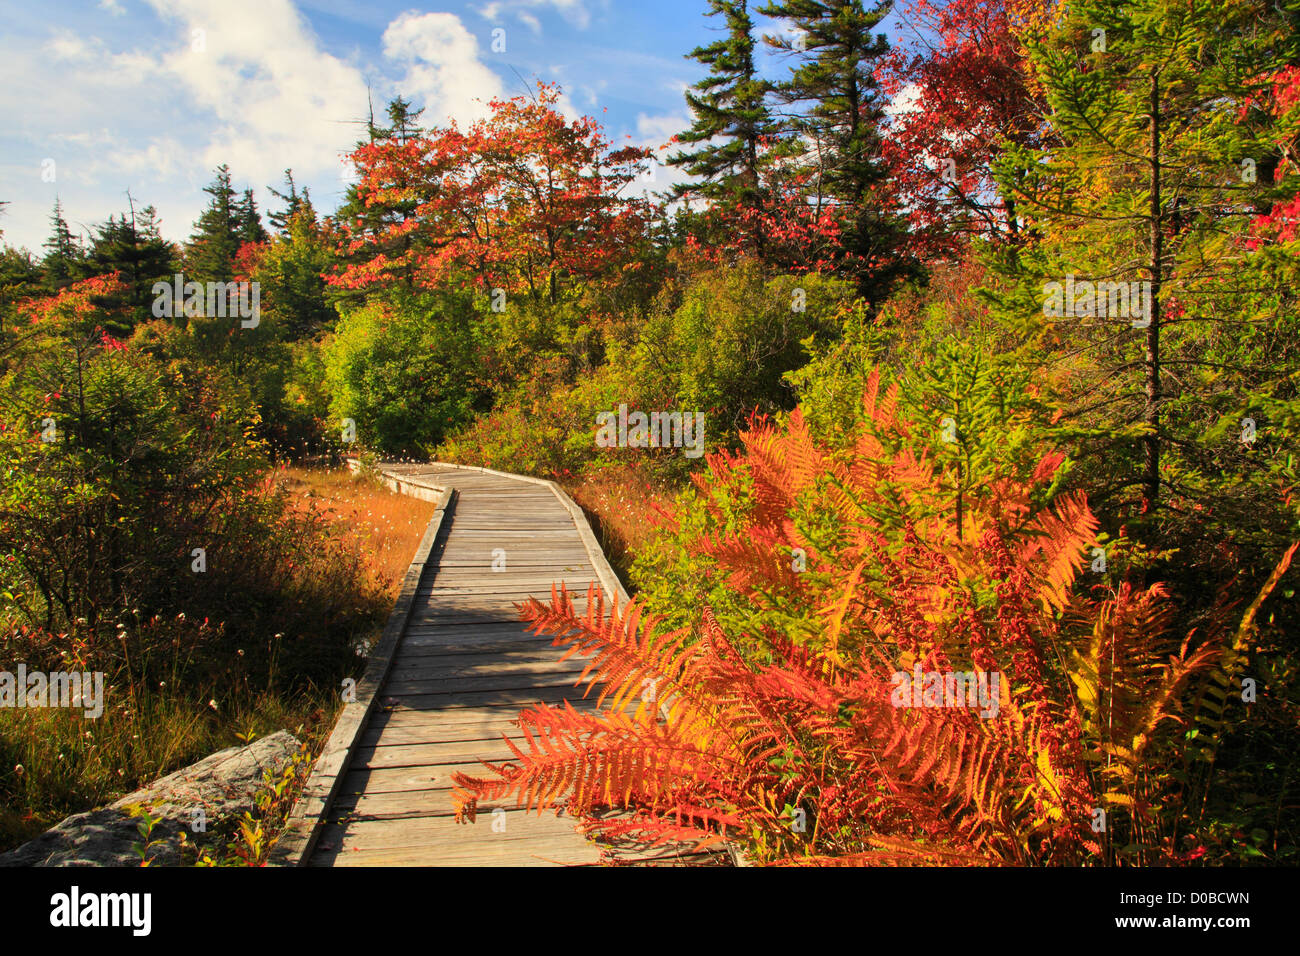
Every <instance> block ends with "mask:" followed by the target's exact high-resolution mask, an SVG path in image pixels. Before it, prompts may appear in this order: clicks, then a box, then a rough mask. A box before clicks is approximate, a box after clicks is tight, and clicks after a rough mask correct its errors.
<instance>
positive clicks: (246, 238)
mask: <svg viewBox="0 0 1300 956" xmlns="http://www.w3.org/2000/svg"><path fill="white" fill-rule="evenodd" d="M237 219H238V221H239V227H238V235H239V242H240V245H242V244H244V243H245V242H266V241H267V239H269V238H270V236H268V235H267V232H266V229H265V228H264V227H263V226H262V217H261V216H260V215H258V212H257V201H256V200H255V199H254V198H253V190H251V189H245V190H244V197H243V199H241V200H240V201H239V206H238V211H237Z"/></svg>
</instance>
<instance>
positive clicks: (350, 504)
mask: <svg viewBox="0 0 1300 956" xmlns="http://www.w3.org/2000/svg"><path fill="white" fill-rule="evenodd" d="M277 474H278V481H279V482H280V483H281V484H282V486H283V487H285V488H286V489H287V490H288V491H289V493H290V495H291V496H292V499H293V502H294V505H295V507H299V508H307V509H314V510H316V511H317V512H318V513H321V514H323V515H325V517H326V518H327V519H328V520H330V521H331V522H332V523H334V524H335V526H336V527H338V528H339V529H340V530H341V531H342V532H343V534H344V537H345V540H346V541H347V542H348V543H349V544H350V545H353V546H355V547H356V548H357V550H358V551H359V552H360V553H361V555H362V556H363V564H364V566H365V568H366V570H367V571H368V572H369V573H370V575H371V580H372V581H373V582H374V583H375V585H376V586H378V587H380V588H382V589H383V590H384V591H385V592H387V593H389V594H391V595H392V597H393V599H394V600H396V598H397V592H398V590H399V589H400V588H401V584H402V578H403V577H404V576H405V575H406V569H407V568H408V567H409V566H410V564H411V559H412V558H413V557H415V551H416V549H417V548H418V547H419V546H420V539H421V538H423V537H424V531H425V529H426V528H427V527H428V525H429V521H430V519H431V518H432V517H433V513H434V511H435V507H434V504H433V502H431V501H421V500H420V499H419V498H412V497H410V496H409V495H402V494H398V493H397V492H395V491H392V490H390V489H388V488H386V487H385V486H384V485H382V484H380V483H379V482H377V481H374V480H373V479H370V478H365V477H362V476H359V475H354V474H352V473H351V472H350V471H349V470H348V469H347V468H332V469H327V468H295V467H290V468H284V469H282V470H281V471H279V472H278V473H277Z"/></svg>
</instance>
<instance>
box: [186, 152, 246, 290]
mask: <svg viewBox="0 0 1300 956" xmlns="http://www.w3.org/2000/svg"><path fill="white" fill-rule="evenodd" d="M203 191H204V192H205V193H207V194H208V195H209V196H211V197H212V199H211V201H210V202H209V203H208V206H207V208H206V209H204V210H203V212H202V213H201V214H200V215H199V219H198V221H197V222H196V223H195V224H194V233H193V234H192V235H191V236H190V241H189V243H188V244H187V245H186V247H185V272H186V278H187V279H192V280H194V281H196V282H229V281H230V280H231V278H232V277H233V276H234V272H235V255H236V253H238V252H239V245H240V226H241V222H240V203H239V200H238V198H237V197H236V194H235V190H234V189H233V188H231V185H230V169H229V167H227V166H226V165H225V164H224V163H223V164H222V165H221V166H218V167H217V175H216V179H214V180H213V181H212V182H211V183H210V184H209V185H207V186H204V187H203Z"/></svg>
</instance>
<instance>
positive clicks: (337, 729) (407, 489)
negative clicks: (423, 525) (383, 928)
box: [270, 459, 631, 866]
mask: <svg viewBox="0 0 1300 956" xmlns="http://www.w3.org/2000/svg"><path fill="white" fill-rule="evenodd" d="M348 467H349V468H350V469H351V470H352V471H353V472H359V471H361V470H362V464H361V462H360V461H359V460H357V459H348ZM407 468H410V469H411V471H409V472H408V471H407V470H406V469H407ZM452 470H455V471H471V472H478V473H480V474H483V475H491V476H494V477H499V478H503V479H507V480H509V481H510V482H512V483H524V484H531V485H540V486H542V487H543V488H545V489H546V490H547V491H549V492H550V496H549V497H552V498H553V499H554V500H555V501H558V502H559V504H560V505H561V506H563V508H564V511H565V512H567V514H568V517H569V518H570V519H571V520H572V529H573V531H576V533H577V535H578V537H579V539H580V540H581V542H582V550H584V551H585V552H586V556H587V558H588V559H589V561H590V567H589V568H587V569H585V573H584V574H583V575H582V576H583V577H587V575H588V574H594V577H595V578H596V580H597V581H598V583H599V586H600V587H601V589H602V590H603V591H604V593H605V595H606V597H607V598H608V599H610V600H613V601H615V602H617V603H618V604H619V606H625V605H626V604H628V603H629V602H630V600H631V599H630V597H629V595H628V593H627V590H626V589H625V588H624V587H623V583H622V582H621V581H620V580H619V578H618V575H617V574H615V572H614V569H613V568H612V567H611V566H610V564H609V561H608V559H607V558H606V557H605V553H604V550H603V549H602V548H601V546H600V544H599V542H598V541H597V539H596V536H595V534H594V533H593V531H592V529H591V526H590V524H589V522H588V520H587V516H586V514H585V513H584V512H583V510H582V509H581V508H580V507H579V506H578V505H577V503H576V502H574V501H573V499H572V498H570V497H569V495H568V494H567V493H566V492H565V491H564V490H563V489H562V488H561V487H560V486H559V485H558V484H557V483H555V482H554V481H550V480H547V479H543V478H534V477H531V476H528V475H514V474H509V473H507V472H502V471H496V470H494V469H491V468H485V467H480V466H471V465H458V464H450V463H444V462H429V463H427V464H423V465H402V464H396V463H379V464H378V465H377V466H376V467H375V468H374V469H373V471H374V473H375V476H376V477H377V478H378V479H379V480H380V481H382V482H383V483H384V484H385V485H386V486H387V487H389V488H391V489H392V490H393V491H396V492H398V493H400V494H406V495H411V496H412V497H416V498H421V499H423V500H427V501H433V502H436V504H437V509H436V511H435V513H434V515H433V517H432V519H431V520H430V522H429V526H428V528H427V529H426V530H425V534H424V537H423V539H422V540H421V543H420V547H419V549H418V550H417V552H416V555H415V557H414V559H413V560H412V562H411V564H410V567H409V568H408V569H407V572H406V576H405V578H404V579H403V583H402V588H401V592H400V594H399V596H398V599H397V602H396V604H395V606H394V608H393V611H392V613H391V614H390V615H389V619H388V622H387V624H386V626H385V628H384V632H383V636H382V637H381V639H380V640H379V642H378V644H377V645H376V647H375V649H374V650H373V651H372V652H371V655H370V658H369V660H368V662H367V666H366V672H365V675H364V676H363V678H362V680H361V682H360V684H359V685H358V686H357V688H356V699H355V700H354V701H351V702H349V703H346V704H345V705H344V707H343V709H342V711H341V712H340V715H339V718H338V721H337V722H336V724H335V726H334V728H333V731H332V732H331V734H330V737H329V739H328V741H327V742H326V744H325V747H324V749H323V750H322V752H321V755H320V757H319V758H318V759H317V761H316V763H315V765H314V766H313V768H312V771H311V773H310V775H309V777H308V780H307V783H306V785H305V786H304V789H303V792H302V795H301V796H300V797H299V799H298V801H297V802H296V803H295V805H294V807H293V809H292V811H291V812H290V815H289V817H288V820H287V821H286V825H285V828H284V831H283V834H282V836H281V837H280V839H279V840H278V841H277V843H276V846H275V848H274V849H273V851H272V853H271V857H270V863H271V864H272V865H277V866H306V865H312V864H313V858H314V855H315V852H316V850H317V848H318V844H319V843H320V840H321V838H322V836H323V835H326V834H328V833H329V828H330V826H331V824H330V822H329V817H330V813H331V810H332V809H333V807H334V806H335V805H336V803H340V802H341V803H347V802H348V801H349V800H350V799H352V798H351V797H349V796H348V783H347V779H348V778H349V776H350V774H351V773H352V771H355V770H358V769H360V771H361V772H363V773H373V772H375V768H369V769H367V765H368V764H369V763H370V762H372V761H374V760H375V759H382V760H383V761H384V762H387V761H388V760H390V759H392V756H393V753H395V751H394V752H389V751H387V750H383V749H377V747H378V744H379V743H380V740H379V739H376V740H374V741H370V740H368V739H367V738H366V733H367V729H368V728H370V726H371V722H372V718H373V716H374V713H375V705H376V702H377V701H378V700H379V699H380V695H381V692H385V693H386V692H387V691H386V689H387V688H388V686H389V682H390V678H392V676H393V672H394V669H395V667H396V666H397V660H398V658H399V656H400V655H401V653H402V648H403V647H404V646H406V645H405V640H406V638H408V637H409V636H410V635H411V634H412V633H413V632H417V631H420V630H421V628H423V629H425V630H429V629H430V628H433V629H434V630H435V631H443V630H445V629H446V628H447V627H448V624H446V623H439V621H438V620H437V618H436V615H435V616H434V617H433V618H431V615H430V611H431V610H436V609H437V605H436V604H434V602H437V601H438V598H439V597H442V598H444V599H445V600H446V601H447V603H448V604H450V605H452V607H451V608H448V611H449V612H451V613H453V614H459V613H460V612H458V611H455V610H454V607H455V605H456V603H457V602H458V601H461V602H463V601H464V597H463V596H462V595H458V594H455V593H448V594H442V595H439V594H438V593H437V592H436V590H435V585H436V583H437V582H436V579H433V580H431V581H430V582H429V584H428V585H426V586H422V581H423V579H424V577H425V575H426V572H428V573H433V572H434V571H435V569H436V571H437V573H442V572H443V571H444V570H450V571H453V572H454V571H455V570H456V568H455V567H454V566H449V567H448V568H446V569H444V568H443V567H441V565H442V560H443V557H444V556H443V555H442V554H441V552H437V554H438V556H437V557H434V554H435V546H436V545H437V543H438V542H439V541H440V540H441V539H442V538H444V537H445V534H444V532H447V533H450V529H451V522H452V521H453V520H455V519H454V517H453V516H454V514H455V513H456V511H457V510H458V509H457V504H458V503H459V501H460V492H459V491H458V490H457V489H456V487H455V481H454V479H449V480H448V487H443V486H442V485H439V484H437V482H438V481H439V479H440V478H442V477H443V476H444V474H446V475H450V473H451V471H452ZM537 494H538V496H540V497H543V498H545V497H548V496H546V495H545V493H544V492H541V491H540V489H539V492H538V493H537ZM528 497H530V498H531V497H534V496H533V495H531V494H529V495H528ZM467 500H468V499H467ZM552 520H556V519H552ZM520 530H522V529H520ZM487 531H490V529H483V530H475V531H473V532H471V533H472V534H473V536H475V537H482V536H484V535H485V533H486V532H487ZM514 534H515V535H516V536H517V535H518V534H519V530H515V531H514ZM538 570H540V569H538ZM535 573H536V571H534V572H533V574H534V575H535ZM552 574H553V575H554V576H555V577H559V578H564V577H572V576H573V575H572V574H568V573H565V571H564V570H563V569H553V570H552ZM526 576H533V575H526ZM588 580H590V578H588ZM457 581H461V584H456V582H457ZM451 582H452V585H453V588H452V589H453V591H455V590H459V589H460V588H461V587H462V586H463V584H464V582H463V580H462V578H461V576H460V575H456V576H454V577H453V578H452V579H451ZM573 583H575V584H576V583H577V582H576V581H575V582H573ZM471 590H472V589H471ZM431 604H433V608H431V606H430V605H431ZM420 609H422V610H420ZM421 615H423V617H422V616H421ZM425 618H431V619H430V620H429V621H428V622H426V623H424V624H421V623H420V622H421V621H422V620H424V619H425ZM450 620H451V621H452V624H453V625H454V618H452V619H450ZM477 626H478V627H479V628H481V627H482V626H483V625H482V624H481V623H479V624H478V625H477ZM489 626H493V625H489ZM512 630H513V629H512ZM418 643H420V642H417V644H418ZM493 643H500V641H499V640H494V641H493ZM530 643H531V642H530ZM411 649H412V650H418V649H419V648H418V647H414V648H411ZM459 651H460V652H461V653H464V649H463V648H459ZM407 663H408V665H409V664H410V661H408V662H407ZM403 666H406V665H403ZM430 667H432V665H430ZM418 669H419V668H417V670H418ZM524 670H528V671H530V672H531V671H532V670H533V668H527V667H526V668H524ZM481 676H482V677H483V678H489V679H490V680H494V681H496V680H507V679H508V678H509V674H502V675H501V676H500V677H499V678H498V677H497V676H496V675H488V674H483V675H481ZM555 676H556V678H559V677H561V676H563V677H564V680H563V683H564V685H566V686H567V685H568V684H569V683H570V678H571V676H572V675H569V674H567V673H566V674H564V675H560V674H558V673H557V674H556V675H555ZM430 680H431V681H432V678H431V679H430ZM409 683H411V686H410V688H407V687H405V685H403V687H402V689H403V690H406V691H407V692H408V693H413V692H415V691H416V690H419V689H421V688H422V684H421V682H420V681H419V680H415V681H413V682H409ZM434 683H436V684H437V685H438V686H439V687H441V686H442V684H444V683H445V681H444V680H442V679H439V680H438V681H436V682H431V683H430V687H429V690H430V691H431V692H432V691H433V690H434ZM529 686H530V690H531V691H534V692H535V691H537V690H538V688H537V687H536V686H533V682H532V681H531V679H530V684H529ZM448 693H453V692H452V691H451V690H450V688H449V689H448V690H446V691H441V692H439V693H437V694H436V696H437V697H444V696H446V695H447V694H448ZM484 694H487V692H484V693H483V694H480V695H479V696H484ZM471 696H473V695H471ZM487 696H491V694H487ZM421 699H423V698H421ZM460 702H461V703H463V704H466V705H469V704H471V703H473V702H472V701H469V700H462V701H460ZM381 736H382V735H381ZM395 746H396V745H395ZM401 746H413V744H412V743H411V742H409V741H406V742H402V744H401ZM422 746H423V748H424V749H427V748H428V747H430V746H435V747H438V746H444V744H443V743H442V742H439V741H425V742H423V743H422ZM445 746H451V747H453V748H454V747H457V746H459V747H462V748H463V746H464V742H463V741H460V740H458V739H452V740H448V741H446V742H445ZM358 757H361V759H360V761H358ZM419 766H424V764H420V765H419ZM394 769H401V768H399V767H394ZM380 772H383V771H382V770H381V771H380ZM377 792H378V791H377ZM335 865H337V864H335Z"/></svg>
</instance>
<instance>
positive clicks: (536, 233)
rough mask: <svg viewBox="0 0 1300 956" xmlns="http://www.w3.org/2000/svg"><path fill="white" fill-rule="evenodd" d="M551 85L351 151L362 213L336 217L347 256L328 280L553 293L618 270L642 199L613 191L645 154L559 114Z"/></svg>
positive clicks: (633, 236) (644, 207) (646, 210)
mask: <svg viewBox="0 0 1300 956" xmlns="http://www.w3.org/2000/svg"><path fill="white" fill-rule="evenodd" d="M559 98H560V92H559V89H558V88H557V87H555V86H553V85H548V84H544V83H539V84H538V87H537V95H536V96H535V97H526V96H516V97H514V98H512V99H509V100H493V101H492V102H491V103H490V104H489V106H490V108H491V111H492V113H491V116H490V117H489V118H488V119H486V120H482V121H480V122H478V123H475V124H474V125H473V126H472V127H470V128H469V129H468V130H467V131H464V132H462V131H461V130H459V129H458V128H457V127H456V126H455V124H452V125H451V126H450V127H448V128H445V129H435V130H431V131H428V132H427V133H423V134H421V135H417V136H414V137H411V138H408V139H405V140H402V141H399V140H396V139H392V138H389V139H383V140H378V141H376V142H374V143H370V144H367V145H365V146H361V147H359V148H358V149H357V150H356V151H355V152H354V153H353V154H352V156H351V159H352V162H353V163H354V164H355V166H356V168H357V170H358V172H359V173H360V174H361V180H360V182H359V184H358V194H359V196H360V198H361V200H362V202H363V203H364V204H365V207H366V209H367V210H368V211H371V210H373V211H375V212H377V214H378V215H376V216H372V217H358V219H356V220H355V221H353V222H345V223H343V224H342V227H343V235H342V237H341V251H342V252H343V253H344V255H345V256H346V257H348V259H349V260H350V261H348V262H347V264H346V265H344V266H343V267H342V268H341V269H340V270H339V271H338V272H337V273H336V274H335V275H333V276H331V277H330V281H331V282H332V283H334V284H336V285H340V286H343V287H347V288H354V289H362V288H367V287H370V286H373V285H379V284H383V283H386V282H389V281H392V280H394V279H397V280H400V281H403V282H405V283H407V284H410V285H412V286H417V287H432V286H435V285H437V284H439V283H442V282H444V281H445V280H446V279H447V278H448V277H449V276H451V275H453V274H457V273H460V274H464V275H467V276H468V277H470V278H472V280H473V281H475V282H476V283H477V284H478V285H480V286H481V287H483V288H502V289H505V290H506V291H507V292H510V293H515V292H526V293H528V294H531V295H534V296H542V295H545V296H548V297H550V298H552V299H553V298H555V297H556V296H557V295H558V293H559V292H560V291H561V290H562V288H563V287H565V286H566V285H567V284H571V283H581V282H584V281H590V280H592V279H595V278H597V277H599V276H602V275H605V274H608V273H610V272H611V271H616V270H617V268H618V267H620V266H621V265H622V264H623V263H625V262H626V261H627V260H628V259H629V258H630V256H631V254H632V252H633V249H634V247H635V245H636V243H637V242H638V240H639V239H640V238H641V236H642V235H643V234H644V231H645V225H646V222H647V221H648V219H649V214H650V211H651V210H650V207H649V204H648V203H647V202H646V201H644V200H641V199H636V198H632V197H627V196H624V195H622V192H623V190H624V188H625V187H626V186H627V185H628V184H629V183H630V182H631V181H632V180H633V178H634V177H635V176H636V174H637V172H638V171H639V169H640V168H641V167H640V164H641V163H642V162H643V161H644V160H645V159H646V158H647V157H648V156H649V155H650V153H649V151H648V150H645V149H639V148H636V147H624V148H621V149H617V150H614V149H611V148H610V145H611V144H610V142H609V141H608V140H607V139H606V138H605V137H604V136H603V134H602V130H601V127H600V125H599V124H598V123H597V122H596V121H595V120H594V119H592V118H591V117H582V118H581V119H576V120H568V119H566V118H565V117H564V116H563V115H562V114H561V113H560V112H559V110H558V109H557V108H556V107H557V104H558V103H559Z"/></svg>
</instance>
